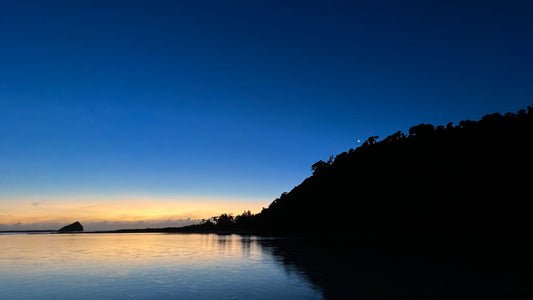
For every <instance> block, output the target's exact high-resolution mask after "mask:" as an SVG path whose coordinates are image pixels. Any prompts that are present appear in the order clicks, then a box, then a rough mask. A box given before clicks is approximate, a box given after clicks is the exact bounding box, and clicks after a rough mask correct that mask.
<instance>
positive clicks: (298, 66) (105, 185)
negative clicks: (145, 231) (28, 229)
mask: <svg viewBox="0 0 533 300" xmlns="http://www.w3.org/2000/svg"><path fill="white" fill-rule="evenodd" d="M532 6H533V4H531V2H530V1H504V2H502V1H348V2H344V1H24V2H21V1H4V0H3V1H0V40H1V47H0V206H1V205H2V202H3V203H4V204H5V203H8V202H9V203H10V205H11V206H9V207H10V209H12V207H13V203H18V202H20V203H22V200H20V199H26V200H28V199H30V198H31V199H33V200H34V201H37V200H38V198H39V197H47V198H46V199H48V198H50V197H51V198H53V197H57V199H61V200H58V201H63V202H65V201H78V200H76V199H80V197H81V198H83V199H85V200H84V201H87V200H86V199H87V197H89V198H90V197H91V195H98V196H94V198H95V199H96V198H98V199H99V200H98V201H100V202H106V201H107V200H106V199H107V198H106V197H110V198H113V197H129V196H131V195H142V196H143V197H144V198H146V197H148V198H149V197H152V198H153V199H163V198H164V199H171V198H172V197H175V198H176V199H178V198H179V199H185V198H187V199H195V197H204V196H205V197H210V199H216V197H220V199H221V200H220V201H222V202H223V201H227V199H231V198H235V199H240V200H239V201H242V202H243V207H245V206H246V205H249V204H250V203H252V204H253V205H252V206H254V207H255V206H257V205H259V204H260V205H263V206H267V205H268V203H269V202H270V201H271V200H273V199H275V198H276V197H277V196H279V194H281V193H282V192H285V191H289V190H290V189H291V188H292V187H294V186H295V185H297V184H299V183H300V182H301V181H302V180H303V179H305V178H306V177H307V176H309V175H310V174H311V172H310V166H311V165H312V164H313V163H314V162H316V161H318V160H320V159H323V160H326V159H327V158H328V157H329V155H332V154H338V153H340V152H343V151H346V150H348V149H350V148H354V147H357V146H358V144H357V142H356V140H357V139H361V140H365V139H366V138H367V137H368V136H372V135H378V136H381V137H382V138H383V137H386V136H387V135H389V134H392V133H394V132H395V131H397V130H403V131H407V129H408V128H409V127H411V126H413V125H417V124H419V123H432V124H435V125H438V124H446V123H448V122H450V121H454V122H458V121H460V120H463V119H479V118H481V117H482V116H483V115H484V114H487V113H492V112H502V113H505V112H508V111H512V112H516V111H517V110H519V109H521V108H525V107H527V106H528V105H531V104H533V84H532V83H533V58H532V56H531V53H533V41H532V40H533V39H532V38H531V37H532V36H533V21H531V20H532V19H533V18H532V17H533V8H532ZM35 199H37V200H35ZM28 201H30V200H28ZM165 201H166V200H165ZM176 201H178V200H176ZM189 202H190V201H189ZM157 203H158V202H157V200H154V202H153V205H157ZM256 204H257V205H256ZM21 205H22V204H21ZM6 207H7V206H6ZM232 207H233V206H232ZM0 208H1V207H0ZM1 210H2V209H0V211H1ZM5 210H6V208H4V211H5ZM237 213H238V212H237ZM0 214H1V212H0ZM10 214H11V215H17V214H21V213H14V212H12V213H10ZM4 217H5V216H4ZM21 218H22V217H21ZM2 220H4V221H2ZM6 220H7V217H5V218H4V219H2V215H0V224H7V223H9V222H12V221H13V220H16V218H11V219H9V220H10V221H6ZM21 220H22V219H21ZM24 220H27V219H24Z"/></svg>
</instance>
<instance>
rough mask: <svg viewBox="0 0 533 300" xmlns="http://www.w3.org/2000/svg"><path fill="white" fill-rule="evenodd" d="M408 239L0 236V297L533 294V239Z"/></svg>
mask: <svg viewBox="0 0 533 300" xmlns="http://www.w3.org/2000/svg"><path fill="white" fill-rule="evenodd" d="M404 244H405V245H408V244H409V243H408V242H405V243H402V242H401V241H399V242H395V243H392V244H388V245H381V246H377V247H376V246H375V245H365V243H364V242H361V241H359V242H357V241H355V240H348V239H328V240H318V239H289V238H267V237H257V236H240V235H215V234H159V233H124V234H16V235H6V234H4V235H0V299H112V298H113V299H129V298H132V299H208V298H210V299H322V298H331V299H398V298H402V299H408V298H411V299H413V298H420V299H437V298H440V299H471V298H481V299H486V298H501V299H505V298H507V299H508V298H523V299H527V298H528V297H529V296H531V290H530V287H531V286H532V285H531V283H532V278H533V276H532V275H533V273H531V271H533V270H532V269H531V265H532V264H531V261H529V259H531V256H530V255H531V247H530V244H527V243H526V244H521V245H513V244H512V243H507V244H505V243H503V244H502V243H498V244H491V243H487V244H486V245H482V247H469V246H468V244H464V245H462V244H460V243H458V244H457V245H455V246H453V247H450V248H449V249H447V247H446V246H442V245H439V246H438V247H434V246H432V245H426V244H424V243H421V244H420V245H418V246H416V247H405V246H404ZM411 244H412V243H411ZM458 245H459V246H458ZM491 245H492V246H491ZM435 249H437V251H435ZM480 249H481V250H483V249H486V251H480ZM509 249H513V250H509ZM429 253H430V254H429Z"/></svg>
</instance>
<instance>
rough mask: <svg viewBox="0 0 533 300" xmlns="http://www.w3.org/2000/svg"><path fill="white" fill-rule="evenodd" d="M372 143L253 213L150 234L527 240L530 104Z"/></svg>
mask: <svg viewBox="0 0 533 300" xmlns="http://www.w3.org/2000/svg"><path fill="white" fill-rule="evenodd" d="M378 139H379V137H377V136H376V137H370V138H369V139H368V140H367V141H365V142H364V143H363V144H362V145H361V146H360V147H358V148H357V149H350V150H349V151H347V152H343V153H340V154H338V155H336V156H331V157H330V159H329V160H328V161H327V162H324V161H318V162H317V163H315V164H314V165H313V166H312V171H313V175H312V176H311V177H309V178H307V179H305V180H304V181H303V182H302V183H301V184H300V185H298V186H296V187H295V188H294V189H292V190H291V191H290V192H288V193H283V194H282V195H281V197H279V198H278V199H276V200H274V201H273V202H272V203H271V204H270V205H269V207H268V208H264V209H263V210H262V211H261V212H260V213H258V214H251V213H250V212H249V211H247V212H244V213H243V214H241V215H238V216H235V217H234V216H232V215H229V214H221V215H220V216H218V217H213V218H211V219H209V220H203V221H202V223H201V224H197V225H190V226H185V227H181V228H164V229H159V230H157V231H160V232H218V231H228V232H257V233H261V234H273V235H298V236H302V235H304V236H305V235H332V234H333V235H344V236H346V235H348V236H351V235H364V234H369V235H374V234H388V233H391V232H396V233H402V232H419V233H437V232H472V233H477V234H479V235H480V236H489V237H496V236H504V237H509V236H511V235H512V236H515V237H517V238H530V228H532V226H531V225H532V222H533V218H531V213H532V208H533V204H532V198H531V183H532V182H533V175H532V174H533V173H532V170H533V169H532V167H533V157H532V155H531V154H532V153H533V106H530V107H528V109H527V111H526V110H520V111H519V112H518V113H516V114H515V113H506V114H505V115H501V114H499V113H494V114H490V115H486V116H484V117H483V118H482V119H481V120H479V121H470V120H467V121H461V122H460V123H459V124H458V125H455V126H454V125H453V124H452V123H449V124H447V125H446V126H437V127H435V126H433V125H431V124H420V125H417V126H414V127H412V128H410V129H409V133H408V134H404V133H402V132H400V131H398V132H396V133H395V134H393V135H391V136H388V137H386V138H385V139H383V140H381V141H379V140H378ZM150 230H156V229H150Z"/></svg>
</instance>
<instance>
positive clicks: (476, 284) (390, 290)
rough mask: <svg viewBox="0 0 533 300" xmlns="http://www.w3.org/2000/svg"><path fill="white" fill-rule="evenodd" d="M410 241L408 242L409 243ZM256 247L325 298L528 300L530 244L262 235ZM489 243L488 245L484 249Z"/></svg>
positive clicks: (529, 295)
mask: <svg viewBox="0 0 533 300" xmlns="http://www.w3.org/2000/svg"><path fill="white" fill-rule="evenodd" d="M411 242H412V241H411ZM258 243H259V244H261V248H262V251H263V252H265V253H268V255H272V256H273V257H275V259H276V261H277V262H278V263H279V264H280V265H283V266H284V268H285V271H286V272H287V273H293V274H299V276H302V277H303V278H305V279H306V280H307V281H309V282H310V283H312V284H313V286H314V287H315V288H317V289H318V290H320V292H321V294H322V295H323V296H324V297H325V298H329V299H398V298H402V299H516V298H520V299H531V297H532V296H533V292H532V290H531V286H532V282H531V270H533V268H532V266H533V264H532V260H531V249H532V248H531V243H527V244H525V245H523V244H520V245H513V243H512V242H509V241H507V243H505V244H499V245H495V244H492V243H488V244H485V245H478V244H476V245H475V246H474V245H471V244H467V243H464V244H461V245H444V244H440V243H437V244H426V245H424V244H423V243H418V244H417V245H416V246H414V247H413V246H412V245H408V244H401V245H398V244H382V245H379V246H378V245H373V246H370V245H365V244H364V243H362V242H361V241H355V240H349V239H344V240H342V239H341V240H326V241H324V240H313V239H307V240H306V239H265V240H259V241H258ZM489 247H490V248H489Z"/></svg>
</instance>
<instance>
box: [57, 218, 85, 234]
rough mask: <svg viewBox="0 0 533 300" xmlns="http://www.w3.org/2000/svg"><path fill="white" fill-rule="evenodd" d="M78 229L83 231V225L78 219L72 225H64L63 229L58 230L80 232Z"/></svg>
mask: <svg viewBox="0 0 533 300" xmlns="http://www.w3.org/2000/svg"><path fill="white" fill-rule="evenodd" d="M78 231H83V226H82V225H81V224H80V222H78V221H76V222H74V223H72V224H70V225H67V226H65V227H62V228H61V229H59V230H58V232H78Z"/></svg>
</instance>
